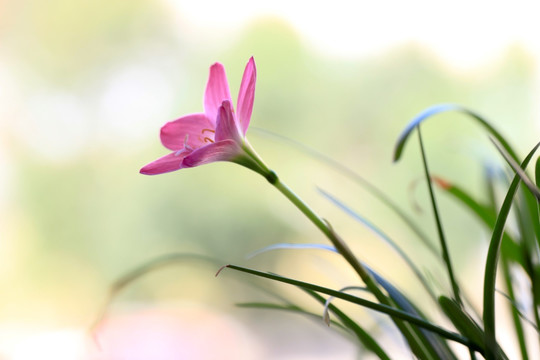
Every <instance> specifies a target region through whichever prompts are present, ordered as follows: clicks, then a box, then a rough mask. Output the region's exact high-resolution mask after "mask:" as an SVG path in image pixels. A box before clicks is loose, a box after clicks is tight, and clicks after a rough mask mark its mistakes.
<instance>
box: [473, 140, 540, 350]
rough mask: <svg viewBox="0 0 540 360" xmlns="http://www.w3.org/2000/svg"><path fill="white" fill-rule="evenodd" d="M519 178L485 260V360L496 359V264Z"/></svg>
mask: <svg viewBox="0 0 540 360" xmlns="http://www.w3.org/2000/svg"><path fill="white" fill-rule="evenodd" d="M539 145H540V143H538V144H537V145H536V146H535V147H534V148H533V149H532V150H531V152H530V153H529V154H528V155H527V157H526V158H525V160H523V162H522V163H521V168H522V169H525V168H526V167H527V165H528V164H529V162H530V160H531V158H532V156H533V155H534V152H535V151H536V149H537V148H538V146H539ZM520 181H521V178H520V177H519V176H518V175H517V174H516V175H515V176H514V179H513V180H512V183H511V184H510V188H509V189H508V192H507V193H506V197H505V199H504V202H503V204H502V206H501V209H500V211H499V215H498V216H497V221H496V222H495V227H494V229H493V233H492V236H491V241H490V244H489V249H488V255H487V259H486V268H485V274H484V316H483V320H484V328H485V333H486V339H485V341H486V343H485V344H486V345H485V347H486V351H487V353H486V355H487V359H488V360H490V359H495V358H496V356H495V355H496V349H497V340H496V331H495V280H496V277H497V263H498V259H499V252H500V245H501V241H502V237H503V234H504V227H505V224H506V219H507V218H508V214H509V213H510V208H511V207H512V202H513V199H514V195H515V194H516V192H517V189H518V186H519V183H520Z"/></svg>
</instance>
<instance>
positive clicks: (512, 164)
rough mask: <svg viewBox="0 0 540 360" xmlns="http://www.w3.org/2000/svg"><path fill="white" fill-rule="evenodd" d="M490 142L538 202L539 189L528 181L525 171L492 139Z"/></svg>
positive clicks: (539, 197) (539, 198)
mask: <svg viewBox="0 0 540 360" xmlns="http://www.w3.org/2000/svg"><path fill="white" fill-rule="evenodd" d="M490 140H491V142H493V144H494V145H495V147H496V148H497V150H498V151H499V153H500V154H501V155H502V156H503V158H504V160H506V162H507V163H508V165H510V167H511V168H512V169H513V170H514V172H515V173H516V174H517V175H518V176H519V177H520V178H521V181H523V184H525V186H527V188H529V190H530V191H531V193H532V194H533V195H534V196H535V197H536V199H537V200H538V201H540V189H538V187H537V186H536V185H535V184H534V183H533V181H532V180H531V179H529V177H528V176H527V174H526V173H525V171H524V170H523V169H522V168H521V167H519V164H518V163H517V161H516V160H514V159H513V158H512V156H510V154H508V152H507V151H506V149H505V148H504V147H503V146H502V145H501V144H500V143H499V142H498V141H497V140H495V139H493V138H490Z"/></svg>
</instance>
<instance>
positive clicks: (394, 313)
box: [224, 265, 483, 353]
mask: <svg viewBox="0 0 540 360" xmlns="http://www.w3.org/2000/svg"><path fill="white" fill-rule="evenodd" d="M224 268H229V269H233V270H237V271H240V272H244V273H247V274H251V275H255V276H259V277H262V278H266V279H270V280H273V281H278V282H282V283H285V284H290V285H294V286H297V287H299V288H302V289H308V290H311V291H316V292H320V293H323V294H327V295H331V296H335V297H336V298H339V299H342V300H345V301H348V302H351V303H354V304H358V305H361V306H364V307H367V308H369V309H372V310H375V311H378V312H382V313H384V314H387V315H389V316H391V317H393V318H398V319H401V320H404V321H406V322H409V323H411V324H414V325H417V326H419V327H422V328H425V329H427V330H429V331H432V332H434V333H436V334H438V335H440V336H442V337H443V338H445V339H448V340H452V341H455V342H458V343H460V344H463V345H465V346H467V347H469V348H471V349H473V350H475V351H479V352H480V353H483V349H481V348H479V347H478V346H477V345H476V344H474V343H473V342H471V341H470V340H469V339H467V338H465V337H463V336H461V335H460V334H456V333H454V332H451V331H448V330H446V329H443V328H441V327H440V326H437V325H434V324H432V323H430V322H428V321H426V320H424V319H421V318H418V317H416V316H413V315H411V314H408V313H406V312H404V311H402V310H398V309H396V308H393V307H391V306H387V305H384V304H378V303H374V302H372V301H369V300H365V299H362V298H359V297H356V296H353V295H350V294H346V293H342V292H339V291H337V290H333V289H329V288H325V287H322V286H319V285H315V284H310V283H306V282H303V281H300V280H295V279H290V278H286V277H283V276H280V275H276V274H271V273H266V272H262V271H258V270H254V269H249V268H246V267H242V266H237V265H226V266H224Z"/></svg>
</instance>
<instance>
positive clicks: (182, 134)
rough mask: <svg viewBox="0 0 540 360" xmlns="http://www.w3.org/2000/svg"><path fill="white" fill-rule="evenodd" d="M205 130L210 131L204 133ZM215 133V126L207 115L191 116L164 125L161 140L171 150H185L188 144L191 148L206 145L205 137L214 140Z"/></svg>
mask: <svg viewBox="0 0 540 360" xmlns="http://www.w3.org/2000/svg"><path fill="white" fill-rule="evenodd" d="M205 129H208V130H210V131H209V132H207V131H203V130H205ZM213 131H214V125H213V123H212V122H210V120H209V119H208V118H207V117H206V115H205V114H191V115H186V116H182V117H181V118H179V119H176V120H174V121H170V122H168V123H166V124H165V125H163V126H162V127H161V133H160V138H161V142H162V144H163V146H165V147H166V148H167V149H169V150H180V149H183V148H184V146H185V145H186V143H187V145H188V146H190V147H191V148H198V147H201V146H203V145H204V144H205V141H204V138H205V137H209V138H210V139H213V138H214V135H213V133H212V132H213ZM186 135H187V136H188V137H187V140H186Z"/></svg>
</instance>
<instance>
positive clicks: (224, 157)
mask: <svg viewBox="0 0 540 360" xmlns="http://www.w3.org/2000/svg"><path fill="white" fill-rule="evenodd" d="M241 154H242V149H241V148H240V146H238V144H237V143H236V142H234V141H233V140H223V141H219V142H216V143H213V144H210V145H206V146H203V147H202V148H199V149H197V150H195V151H194V152H192V153H191V154H189V155H188V156H186V157H185V158H184V161H183V163H182V168H188V167H195V166H199V165H204V164H208V163H211V162H215V161H230V160H233V159H234V158H236V157H237V156H239V155H241Z"/></svg>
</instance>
